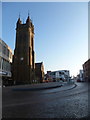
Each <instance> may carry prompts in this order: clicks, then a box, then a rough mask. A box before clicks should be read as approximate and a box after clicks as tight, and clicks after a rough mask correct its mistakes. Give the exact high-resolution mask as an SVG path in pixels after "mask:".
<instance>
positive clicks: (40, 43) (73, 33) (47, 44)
mask: <svg viewBox="0 0 90 120" xmlns="http://www.w3.org/2000/svg"><path fill="white" fill-rule="evenodd" d="M28 10H29V12H30V17H31V19H32V20H33V24H34V26H35V37H34V40H35V46H34V48H35V53H36V62H42V61H43V63H44V66H45V72H46V71H47V70H52V71H55V70H64V69H66V70H70V74H71V75H76V74H77V73H78V72H79V69H82V64H83V63H84V62H85V61H86V60H87V59H88V3H87V2H56V3H55V2H47V3H44V2H43V3H40V2H34V3H32V2H28V3H27V2H15V3H14V2H6V3H5V2H3V3H2V25H3V26H2V39H3V40H4V41H5V42H6V43H7V44H8V45H9V46H10V48H11V49H12V50H14V47H15V36H16V31H15V28H16V22H17V19H18V16H19V13H20V16H21V20H22V22H24V23H25V22H26V19H27V16H28Z"/></svg>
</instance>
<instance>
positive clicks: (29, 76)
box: [12, 15, 35, 84]
mask: <svg viewBox="0 0 90 120" xmlns="http://www.w3.org/2000/svg"><path fill="white" fill-rule="evenodd" d="M12 75H13V80H14V83H15V84H29V83H32V82H33V80H34V77H35V58H34V25H33V24H32V21H31V19H30V17H29V15H28V18H27V20H26V23H25V24H22V21H21V20H20V17H19V18H18V21H17V24H16V43H15V50H14V56H13V74H12Z"/></svg>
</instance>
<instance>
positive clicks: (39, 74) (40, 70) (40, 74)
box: [35, 62, 44, 83]
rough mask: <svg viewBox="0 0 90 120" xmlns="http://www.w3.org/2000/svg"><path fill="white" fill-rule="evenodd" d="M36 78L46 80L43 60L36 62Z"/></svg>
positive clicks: (40, 80)
mask: <svg viewBox="0 0 90 120" xmlns="http://www.w3.org/2000/svg"><path fill="white" fill-rule="evenodd" d="M35 79H36V81H37V82H40V83H42V82H43V80H44V65H43V62H41V63H35Z"/></svg>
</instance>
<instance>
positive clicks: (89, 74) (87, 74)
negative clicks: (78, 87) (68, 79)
mask: <svg viewBox="0 0 90 120" xmlns="http://www.w3.org/2000/svg"><path fill="white" fill-rule="evenodd" d="M83 72H84V73H83V77H84V80H85V81H89V82H90V59H88V60H87V61H86V62H85V63H84V64H83Z"/></svg>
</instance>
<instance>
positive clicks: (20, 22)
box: [17, 14, 22, 27]
mask: <svg viewBox="0 0 90 120" xmlns="http://www.w3.org/2000/svg"><path fill="white" fill-rule="evenodd" d="M19 24H22V21H21V20H20V14H19V18H18V21H17V27H18V25H19Z"/></svg>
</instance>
